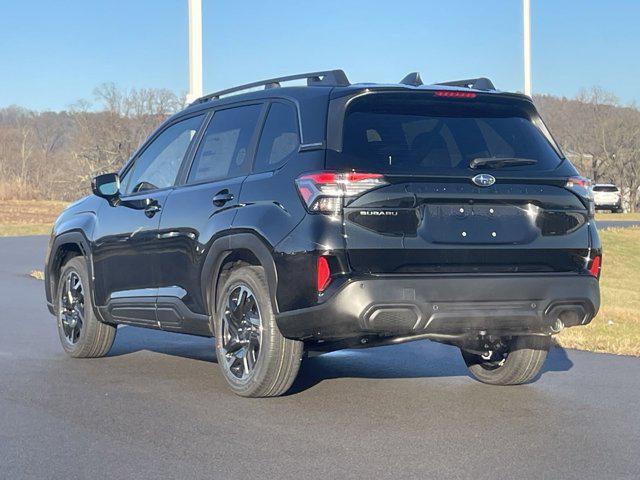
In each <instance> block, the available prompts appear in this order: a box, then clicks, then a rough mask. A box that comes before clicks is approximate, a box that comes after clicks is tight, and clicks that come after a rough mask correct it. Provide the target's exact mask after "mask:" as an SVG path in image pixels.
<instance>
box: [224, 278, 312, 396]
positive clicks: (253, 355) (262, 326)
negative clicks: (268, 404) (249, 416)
mask: <svg viewBox="0 0 640 480" xmlns="http://www.w3.org/2000/svg"><path fill="white" fill-rule="evenodd" d="M251 298H252V299H253V300H251ZM215 312H216V314H215V319H214V333H215V339H216V340H215V344H216V356H217V358H218V365H219V366H220V370H221V371H222V374H223V376H224V378H225V380H226V381H227V383H228V384H229V387H231V390H233V392H234V393H236V394H238V395H240V396H243V397H276V396H279V395H282V394H284V393H285V392H286V391H287V390H289V388H290V387H291V385H292V384H293V382H294V380H295V378H296V376H297V375H298V370H299V369H300V362H301V360H302V356H303V353H304V344H303V343H302V342H299V341H296V340H290V339H287V338H285V337H283V336H282V334H281V333H280V330H279V329H278V326H277V324H276V319H275V316H274V313H273V308H272V305H271V299H270V296H269V288H268V286H267V281H266V277H265V273H264V270H263V268H262V267H256V266H242V267H238V268H234V269H233V270H231V272H230V273H229V274H228V275H227V276H226V277H225V278H224V280H223V282H222V286H221V288H220V289H219V294H218V298H217V299H216V309H215ZM234 312H235V313H234ZM256 345H257V346H256ZM239 357H241V358H239Z"/></svg>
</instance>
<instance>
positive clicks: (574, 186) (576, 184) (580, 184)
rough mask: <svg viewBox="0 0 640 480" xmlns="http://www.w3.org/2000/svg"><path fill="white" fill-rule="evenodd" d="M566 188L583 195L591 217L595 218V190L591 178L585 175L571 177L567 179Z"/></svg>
mask: <svg viewBox="0 0 640 480" xmlns="http://www.w3.org/2000/svg"><path fill="white" fill-rule="evenodd" d="M565 188H567V189H569V190H571V191H572V192H573V193H575V194H577V195H578V196H579V197H581V198H582V199H583V200H584V201H585V202H587V206H588V210H589V217H591V218H593V216H594V215H595V214H596V204H595V202H594V201H593V190H592V189H591V180H589V179H588V178H585V177H571V178H570V179H568V180H567V183H566V184H565Z"/></svg>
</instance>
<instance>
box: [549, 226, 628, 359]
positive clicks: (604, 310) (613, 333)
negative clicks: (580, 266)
mask: <svg viewBox="0 0 640 480" xmlns="http://www.w3.org/2000/svg"><path fill="white" fill-rule="evenodd" d="M600 238H601V240H602V247H603V251H604V256H603V265H602V277H601V279H600V293H601V295H602V304H601V307H600V312H599V313H598V315H597V316H596V318H595V319H593V321H592V322H591V323H590V324H589V325H587V326H586V327H574V328H569V329H566V330H564V331H563V332H562V333H560V334H559V335H557V336H556V341H557V342H558V343H559V344H560V345H561V346H563V347H567V348H577V349H579V350H589V351H592V352H607V353H616V354H620V355H636V356H640V278H639V277H638V271H640V256H638V254H637V253H638V252H637V251H638V246H640V228H612V229H608V230H604V231H601V232H600Z"/></svg>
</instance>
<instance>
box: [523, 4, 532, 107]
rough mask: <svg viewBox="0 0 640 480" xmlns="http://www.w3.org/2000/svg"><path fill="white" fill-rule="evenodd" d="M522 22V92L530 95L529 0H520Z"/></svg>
mask: <svg viewBox="0 0 640 480" xmlns="http://www.w3.org/2000/svg"><path fill="white" fill-rule="evenodd" d="M522 20H523V23H524V93H525V95H529V96H531V0H522Z"/></svg>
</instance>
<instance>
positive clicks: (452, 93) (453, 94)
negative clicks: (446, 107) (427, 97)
mask: <svg viewBox="0 0 640 480" xmlns="http://www.w3.org/2000/svg"><path fill="white" fill-rule="evenodd" d="M434 95H435V96H436V97H447V98H476V94H475V93H473V92H458V91H456V90H438V91H436V92H435V93H434Z"/></svg>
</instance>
